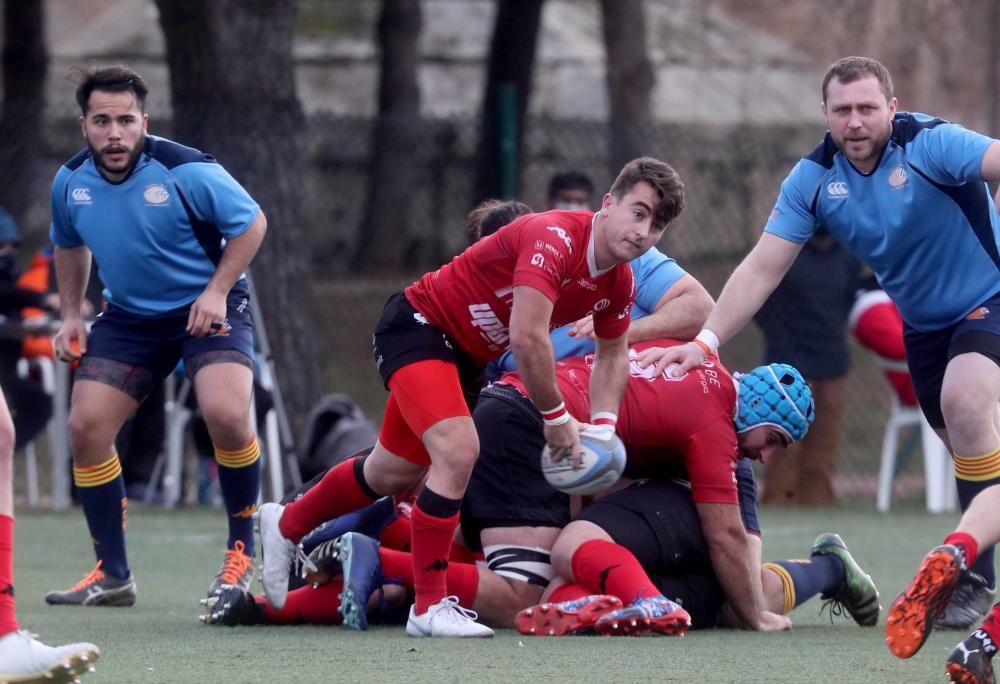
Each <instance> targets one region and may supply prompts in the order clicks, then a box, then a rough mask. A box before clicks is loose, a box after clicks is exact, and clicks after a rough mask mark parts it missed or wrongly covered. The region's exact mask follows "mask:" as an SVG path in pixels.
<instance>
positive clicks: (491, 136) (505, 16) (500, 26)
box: [474, 0, 544, 203]
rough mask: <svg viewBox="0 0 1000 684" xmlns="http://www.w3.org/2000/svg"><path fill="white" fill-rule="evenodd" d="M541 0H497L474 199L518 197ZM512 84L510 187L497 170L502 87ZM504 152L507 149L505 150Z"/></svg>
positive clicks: (499, 161) (540, 16)
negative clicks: (513, 139)
mask: <svg viewBox="0 0 1000 684" xmlns="http://www.w3.org/2000/svg"><path fill="white" fill-rule="evenodd" d="M543 3H544V0H498V2H497V16H496V21H495V23H494V25H493V39H492V41H491V42H490V56H489V63H488V65H487V73H486V92H485V94H484V95H483V110H482V125H481V128H480V134H479V135H480V137H479V146H478V149H477V151H476V166H477V170H476V187H475V197H474V200H475V202H476V203H478V202H479V201H481V200H484V199H489V198H491V197H500V196H502V195H505V196H508V197H516V196H517V195H518V194H519V180H518V177H519V175H520V160H521V150H522V147H523V144H522V141H523V140H524V121H525V117H526V115H527V112H528V101H529V99H530V96H531V78H532V72H533V69H534V64H535V52H536V46H537V44H538V29H539V27H540V25H541V20H542V4H543ZM509 88H512V89H513V92H514V98H515V102H516V105H515V114H514V121H515V126H514V132H515V135H516V141H515V142H514V148H513V155H514V159H515V163H514V165H513V167H512V168H511V169H510V170H509V171H510V173H512V175H513V178H512V179H508V181H511V182H512V183H513V185H512V187H506V188H505V187H504V183H502V181H503V180H504V179H503V178H502V177H501V174H500V164H501V163H502V159H503V155H504V151H503V150H501V144H502V142H503V141H502V139H501V136H500V132H501V125H500V124H501V122H500V121H499V109H500V104H501V92H502V91H503V90H504V89H509ZM506 152H507V153H508V154H509V153H510V152H511V150H507V151H506Z"/></svg>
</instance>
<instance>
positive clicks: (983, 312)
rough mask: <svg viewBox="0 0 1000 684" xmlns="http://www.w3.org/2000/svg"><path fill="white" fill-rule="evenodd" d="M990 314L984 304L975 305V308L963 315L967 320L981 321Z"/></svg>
mask: <svg viewBox="0 0 1000 684" xmlns="http://www.w3.org/2000/svg"><path fill="white" fill-rule="evenodd" d="M989 315H990V310H989V309H988V308H986V307H985V306H977V307H976V308H975V309H973V310H972V312H971V313H969V315H968V316H966V317H965V320H967V321H981V320H983V319H984V318H986V317H987V316H989Z"/></svg>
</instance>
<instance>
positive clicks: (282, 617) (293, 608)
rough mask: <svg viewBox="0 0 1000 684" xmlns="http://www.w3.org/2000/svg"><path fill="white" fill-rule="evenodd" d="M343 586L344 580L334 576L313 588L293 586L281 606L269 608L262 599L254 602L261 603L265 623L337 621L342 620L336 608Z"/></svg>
mask: <svg viewBox="0 0 1000 684" xmlns="http://www.w3.org/2000/svg"><path fill="white" fill-rule="evenodd" d="M343 590H344V580H343V578H341V577H338V578H336V579H334V580H331V581H330V582H327V583H326V584H322V585H320V586H319V587H317V588H316V589H313V588H312V587H310V586H305V587H299V588H298V589H293V590H292V591H290V592H288V598H287V599H286V601H285V607H284V608H282V609H281V610H277V609H275V608H273V607H272V606H271V604H269V603H268V602H267V600H266V599H258V602H262V603H263V605H264V615H265V617H266V618H267V624H269V625H302V624H306V625H339V624H341V623H342V622H343V621H344V617H343V616H342V615H341V614H340V611H339V610H338V608H340V593H341V592H342V591H343Z"/></svg>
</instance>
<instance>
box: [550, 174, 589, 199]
mask: <svg viewBox="0 0 1000 684" xmlns="http://www.w3.org/2000/svg"><path fill="white" fill-rule="evenodd" d="M577 189H579V190H583V191H584V192H586V193H587V195H588V196H591V197H593V195H594V184H593V183H591V182H590V178H588V177H587V176H586V174H583V173H580V172H579V171H564V172H562V173H557V174H556V175H554V176H552V179H551V180H550V181H549V199H552V198H553V197H555V196H556V193H558V192H560V191H562V190H577Z"/></svg>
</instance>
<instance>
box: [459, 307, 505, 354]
mask: <svg viewBox="0 0 1000 684" xmlns="http://www.w3.org/2000/svg"><path fill="white" fill-rule="evenodd" d="M469 313H470V314H471V315H472V320H471V321H470V322H471V323H472V326H473V327H475V328H479V334H480V335H482V336H483V337H484V338H486V340H488V341H489V342H492V343H493V344H498V345H506V344H507V340H509V339H510V332H509V331H508V330H507V326H505V325H504V324H503V323H501V322H500V319H499V318H498V317H497V315H496V313H494V311H493V309H492V308H490V305H489V304H470V305H469Z"/></svg>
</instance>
